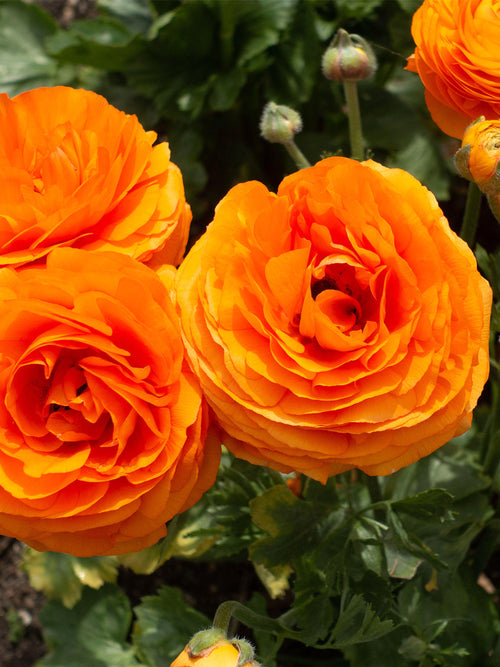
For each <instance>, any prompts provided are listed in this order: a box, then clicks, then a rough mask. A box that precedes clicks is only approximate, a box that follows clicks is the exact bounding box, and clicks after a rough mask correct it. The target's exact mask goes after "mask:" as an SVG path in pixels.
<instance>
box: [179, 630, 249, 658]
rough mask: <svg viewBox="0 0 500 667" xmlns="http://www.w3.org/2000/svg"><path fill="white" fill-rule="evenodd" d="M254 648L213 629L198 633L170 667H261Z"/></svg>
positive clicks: (243, 641) (245, 642) (242, 640)
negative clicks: (255, 656) (221, 666)
mask: <svg viewBox="0 0 500 667" xmlns="http://www.w3.org/2000/svg"><path fill="white" fill-rule="evenodd" d="M253 658H254V649H253V646H252V645H251V644H250V643H249V642H247V641H245V640H244V639H236V638H232V639H228V638H227V637H226V635H225V634H224V632H222V631H221V630H220V629H218V628H215V627H212V628H209V629H208V630H201V631H200V632H197V633H196V634H195V635H193V637H191V639H190V640H189V643H188V644H187V646H186V648H185V649H184V651H182V653H181V654H180V655H179V656H178V657H177V658H176V659H175V660H174V662H172V663H171V665H170V667H195V666H197V667H217V666H218V665H221V664H224V665H231V667H260V665H259V663H258V662H256V661H255V660H254V659H253Z"/></svg>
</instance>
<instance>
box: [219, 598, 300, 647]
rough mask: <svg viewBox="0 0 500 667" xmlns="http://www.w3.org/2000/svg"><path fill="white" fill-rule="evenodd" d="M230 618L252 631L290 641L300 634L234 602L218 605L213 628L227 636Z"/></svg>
mask: <svg viewBox="0 0 500 667" xmlns="http://www.w3.org/2000/svg"><path fill="white" fill-rule="evenodd" d="M231 616H234V617H235V618H237V619H238V620H239V621H241V622H242V623H243V624H244V625H247V626H248V627H250V628H253V629H254V630H262V631H264V632H272V633H273V634H274V635H277V636H283V637H288V638H290V639H298V638H300V637H301V633H300V632H297V631H295V630H289V629H288V628H287V627H285V626H284V625H283V624H282V623H281V622H280V620H279V619H272V618H269V617H268V616H263V615H262V614H258V613H257V612H255V611H252V610H251V609H249V608H248V607H245V605H244V604H241V602H237V601H236V600H227V601H226V602H223V603H222V604H220V605H219V607H218V609H217V611H216V612H215V616H214V620H213V627H214V628H216V629H217V630H221V631H222V632H224V633H225V634H227V628H228V626H229V622H230V620H231Z"/></svg>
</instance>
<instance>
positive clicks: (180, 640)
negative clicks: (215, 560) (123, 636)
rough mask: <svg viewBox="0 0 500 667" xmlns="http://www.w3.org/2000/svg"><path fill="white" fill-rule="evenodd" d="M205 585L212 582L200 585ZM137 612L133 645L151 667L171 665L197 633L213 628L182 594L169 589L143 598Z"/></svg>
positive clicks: (135, 609)
mask: <svg viewBox="0 0 500 667" xmlns="http://www.w3.org/2000/svg"><path fill="white" fill-rule="evenodd" d="M204 585H205V586H208V585H209V582H202V581H200V586H204ZM134 611H135V614H136V616H137V621H136V623H135V624H134V629H133V635H132V636H133V643H134V646H136V648H137V653H138V655H139V657H140V658H141V660H143V662H144V663H145V664H146V665H148V666H149V667H164V666H165V665H167V664H170V662H171V661H172V660H174V659H175V657H176V656H177V655H178V654H179V653H180V652H181V651H182V650H183V648H184V647H185V645H186V644H187V643H188V641H189V639H190V638H191V636H192V635H194V634H195V632H198V631H199V630H202V629H203V628H208V627H209V626H210V621H209V619H208V618H207V617H206V616H205V615H204V614H201V613H200V612H198V611H196V610H195V609H193V608H192V607H190V606H189V605H188V604H187V603H186V601H185V600H184V598H183V596H182V593H181V592H180V590H178V589H177V588H171V587H168V586H163V587H162V588H160V590H159V591H158V595H154V596H148V597H144V598H143V599H142V601H141V604H140V605H139V606H137V607H135V608H134Z"/></svg>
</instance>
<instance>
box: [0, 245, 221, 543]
mask: <svg viewBox="0 0 500 667" xmlns="http://www.w3.org/2000/svg"><path fill="white" fill-rule="evenodd" d="M207 426H208V418H207V408H206V405H205V403H204V400H203V399H202V395H201V392H200V387H199V384H198V381H197V379H196V378H195V376H194V375H193V373H192V372H191V371H190V370H189V368H188V366H187V363H186V360H185V358H184V348H183V344H182V340H181V336H180V331H179V325H178V318H177V315H176V313H175V310H174V307H173V304H172V302H171V300H170V298H169V296H168V293H167V290H166V288H165V287H164V285H163V283H162V282H161V281H160V279H159V278H158V277H157V275H156V274H155V272H154V271H152V270H151V269H149V268H148V267H146V266H144V265H143V264H141V263H139V262H137V261H135V260H133V259H130V258H128V257H126V256H124V255H121V254H118V253H108V252H90V251H84V250H78V249H74V248H59V249H56V250H54V251H53V252H51V253H50V254H49V256H48V258H47V264H46V265H45V264H44V265H36V266H33V267H28V268H21V269H18V270H16V271H14V270H12V269H10V268H4V269H2V270H1V271H0V533H1V534H4V535H10V536H13V537H16V538H18V539H20V540H23V541H25V542H27V543H28V544H29V545H30V546H32V547H34V548H35V549H39V550H44V549H49V550H53V551H63V552H66V553H71V554H74V555H77V556H91V555H96V554H119V553H124V552H128V551H137V550H139V549H141V548H143V547H147V546H150V545H151V544H153V543H155V542H156V541H157V540H158V539H159V538H161V537H162V536H163V535H165V534H166V529H165V522H166V521H167V520H168V519H170V518H171V517H172V516H173V515H174V514H176V513H178V512H180V511H182V510H183V509H185V508H187V507H189V506H190V505H192V504H193V503H194V502H195V501H196V500H198V498H199V497H200V496H201V494H202V493H203V491H205V490H206V489H207V488H208V487H209V486H210V485H211V484H212V483H213V481H214V478H215V475H216V472H217V466H218V460H219V447H220V446H219V443H218V441H217V440H216V439H215V438H212V437H208V438H207V439H206V433H207ZM205 439H206V443H205V445H204V441H205Z"/></svg>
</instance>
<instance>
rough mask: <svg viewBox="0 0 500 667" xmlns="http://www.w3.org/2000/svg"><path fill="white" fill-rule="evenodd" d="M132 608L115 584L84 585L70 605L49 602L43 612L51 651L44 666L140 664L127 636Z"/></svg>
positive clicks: (93, 666)
mask: <svg viewBox="0 0 500 667" xmlns="http://www.w3.org/2000/svg"><path fill="white" fill-rule="evenodd" d="M131 620H132V611H131V609H130V603H129V601H128V599H127V597H126V595H125V594H124V593H123V592H122V591H121V590H120V589H119V588H118V587H117V586H114V585H112V584H106V585H104V586H103V587H102V588H100V589H99V590H97V591H95V590H91V589H89V588H85V589H84V591H83V595H82V598H81V600H80V601H79V602H78V603H77V604H76V605H75V606H74V607H73V608H72V609H67V608H66V607H64V606H63V605H62V604H61V603H60V602H55V601H52V602H49V603H48V604H47V605H46V606H45V607H44V608H43V609H42V611H41V612H40V621H41V623H42V625H43V634H44V638H45V641H46V642H47V645H48V647H49V653H48V655H47V656H46V657H44V658H43V659H42V660H41V661H40V663H39V664H40V665H41V666H43V667H69V665H75V666H76V665H85V667H132V666H133V665H140V663H139V662H138V660H137V659H136V657H135V652H134V650H133V648H132V647H131V646H130V644H127V642H126V638H127V635H128V632H129V630H130V623H131Z"/></svg>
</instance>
